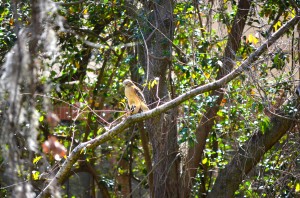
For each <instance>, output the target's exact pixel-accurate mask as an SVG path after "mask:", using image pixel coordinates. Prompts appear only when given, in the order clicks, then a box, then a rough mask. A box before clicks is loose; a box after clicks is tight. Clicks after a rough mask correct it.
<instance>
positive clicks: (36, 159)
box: [33, 156, 42, 164]
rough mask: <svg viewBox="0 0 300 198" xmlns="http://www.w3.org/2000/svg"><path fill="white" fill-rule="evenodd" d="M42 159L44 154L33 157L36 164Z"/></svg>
mask: <svg viewBox="0 0 300 198" xmlns="http://www.w3.org/2000/svg"><path fill="white" fill-rule="evenodd" d="M40 159H42V156H37V157H35V158H34V159H33V163H34V164H36V163H37V162H38V161H40Z"/></svg>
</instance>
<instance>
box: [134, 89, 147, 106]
mask: <svg viewBox="0 0 300 198" xmlns="http://www.w3.org/2000/svg"><path fill="white" fill-rule="evenodd" d="M134 92H135V94H136V95H137V96H138V97H139V99H140V100H141V101H142V102H144V103H145V104H146V100H145V98H144V95H143V93H142V91H141V90H140V89H139V88H138V87H134Z"/></svg>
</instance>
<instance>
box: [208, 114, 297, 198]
mask: <svg viewBox="0 0 300 198" xmlns="http://www.w3.org/2000/svg"><path fill="white" fill-rule="evenodd" d="M293 123H295V122H294V121H292V120H287V119H282V118H280V117H277V116H274V117H273V118H272V119H271V122H270V125H271V128H270V129H269V130H267V131H266V132H265V133H262V132H261V131H259V132H257V133H256V134H255V135H253V136H252V137H251V138H250V139H249V140H248V141H247V142H246V143H245V144H244V145H243V146H242V147H240V149H239V151H238V152H237V154H236V155H235V156H234V158H233V159H232V160H231V162H230V163H229V164H228V165H227V166H226V167H225V168H224V169H222V170H220V172H219V174H218V177H217V179H216V182H215V184H214V186H213V189H212V191H211V193H209V194H208V198H210V197H223V196H224V195H226V197H234V192H235V191H236V190H237V189H238V188H239V185H240V183H241V182H242V180H243V178H244V177H245V176H246V175H247V174H248V173H249V172H250V171H251V169H252V168H253V167H254V166H256V164H257V163H258V162H259V161H260V159H261V158H262V156H263V155H264V154H265V153H266V152H267V151H268V150H269V149H271V148H272V146H273V145H274V144H275V143H276V142H278V140H279V139H280V138H281V137H282V136H283V135H284V134H286V132H287V131H288V130H289V129H290V128H291V127H292V125H293Z"/></svg>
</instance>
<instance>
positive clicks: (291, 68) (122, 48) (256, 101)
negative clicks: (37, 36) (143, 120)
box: [0, 0, 300, 197]
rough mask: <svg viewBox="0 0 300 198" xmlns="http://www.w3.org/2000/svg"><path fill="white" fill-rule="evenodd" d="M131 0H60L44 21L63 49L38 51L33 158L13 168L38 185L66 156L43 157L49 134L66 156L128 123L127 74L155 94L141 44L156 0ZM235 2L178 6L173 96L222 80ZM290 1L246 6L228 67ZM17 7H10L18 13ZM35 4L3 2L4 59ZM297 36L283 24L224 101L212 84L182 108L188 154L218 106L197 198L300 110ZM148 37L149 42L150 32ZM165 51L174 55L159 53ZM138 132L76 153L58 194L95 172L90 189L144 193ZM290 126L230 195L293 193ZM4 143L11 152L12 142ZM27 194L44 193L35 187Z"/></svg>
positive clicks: (299, 184)
mask: <svg viewBox="0 0 300 198" xmlns="http://www.w3.org/2000/svg"><path fill="white" fill-rule="evenodd" d="M138 2H139V5H137V7H136V8H139V9H138V10H134V11H133V10H132V9H131V8H130V7H129V6H130V5H131V4H130V2H127V1H87V2H85V1H78V2H73V1H68V0H67V1H61V2H56V6H57V7H56V9H57V13H55V14H54V15H51V14H49V13H47V14H49V18H48V19H47V20H49V21H50V22H48V23H50V24H51V25H49V28H53V30H54V31H55V37H56V38H57V46H58V49H56V50H57V52H56V54H55V55H53V57H54V58H53V57H52V58H53V59H51V58H49V57H47V56H46V55H45V54H42V53H41V54H39V55H38V58H39V60H42V61H41V62H42V66H41V68H39V69H40V70H41V73H39V75H38V80H37V84H39V85H41V87H43V88H42V89H43V91H42V94H41V92H39V90H38V89H36V91H35V92H34V93H33V94H34V95H35V96H38V97H35V99H36V100H37V101H36V102H37V105H36V109H37V110H38V112H39V114H40V115H39V118H38V121H39V128H38V132H39V135H38V139H37V141H38V145H39V146H40V147H39V148H38V150H36V151H34V152H32V154H29V153H27V154H24V156H27V155H28V156H29V155H30V156H31V159H32V160H31V162H30V163H31V165H30V167H31V168H30V171H26V172H20V171H21V170H23V169H21V168H20V169H19V170H18V168H16V170H15V171H16V172H18V171H19V174H17V175H18V177H19V179H24V178H27V180H28V181H29V180H31V181H34V182H37V183H42V184H44V183H45V182H46V179H47V178H49V177H50V176H51V175H54V174H55V173H56V171H57V170H56V167H58V166H61V165H62V163H63V162H64V161H65V160H67V158H68V156H69V155H68V154H67V155H66V156H65V157H63V156H60V157H62V158H61V159H60V161H55V158H54V157H53V156H52V155H51V152H50V151H49V152H47V154H46V153H43V152H42V145H43V143H44V144H45V142H47V139H48V136H50V135H51V136H55V137H56V139H57V143H58V142H59V145H60V146H61V147H62V148H64V147H65V148H66V149H67V150H68V152H69V154H70V153H71V152H72V150H73V149H74V148H75V147H76V146H77V145H80V143H82V142H86V141H88V140H92V139H94V138H96V137H99V136H100V135H102V134H104V132H105V131H106V130H108V129H110V128H111V127H112V126H115V125H116V124H117V123H119V122H120V121H121V120H123V119H126V111H125V110H126V100H125V99H124V94H123V86H122V81H123V80H124V79H126V78H131V79H133V80H134V81H136V84H137V85H138V86H139V87H141V88H142V87H143V86H144V87H146V88H145V89H146V90H147V89H148V90H151V89H152V90H153V89H154V88H155V87H158V86H159V85H160V84H159V82H158V81H148V82H146V80H149V79H147V71H148V69H147V66H145V65H143V63H142V59H143V58H145V57H143V56H142V53H141V52H140V50H141V49H140V48H139V47H140V46H144V47H145V45H146V41H147V39H149V40H150V39H151V32H152V31H156V30H155V28H156V27H155V24H152V23H151V20H154V18H155V16H152V14H153V10H154V7H155V5H152V2H146V1H138ZM153 4H155V3H153ZM237 4H238V2H236V1H222V2H220V4H219V5H215V4H213V2H211V1H208V2H198V1H187V2H184V1H178V2H175V3H174V10H173V11H174V13H173V14H174V21H173V25H174V36H173V38H172V39H173V40H172V45H173V52H172V54H171V55H172V56H171V57H172V58H171V60H170V62H171V63H170V67H169V71H168V72H167V74H166V76H167V81H168V84H167V86H168V90H169V92H170V95H171V98H172V99H173V98H175V97H176V96H179V95H181V94H183V93H186V92H187V91H189V90H191V89H193V88H194V87H197V86H200V85H204V84H207V83H209V82H214V81H215V80H216V79H217V78H218V72H219V71H220V70H221V69H222V68H223V65H222V64H223V58H224V49H225V47H226V45H227V40H228V34H230V33H231V32H232V31H234V30H233V29H232V27H231V26H232V23H233V21H234V17H235V15H236V13H237V11H238V6H237ZM139 6H140V7H139ZM293 6H294V5H293V4H291V3H290V2H289V1H278V0H270V1H267V2H265V1H259V0H258V1H253V2H252V5H251V11H250V14H249V16H248V20H247V26H246V27H247V28H246V29H245V30H244V31H243V37H242V41H241V44H240V47H239V48H238V50H237V52H236V53H235V60H234V61H235V67H238V66H239V65H241V63H242V62H243V60H245V59H246V58H248V57H249V55H250V54H251V53H252V52H254V51H255V50H256V49H258V48H259V46H260V45H261V44H262V43H263V42H264V41H265V40H266V39H268V37H269V36H270V35H271V34H272V33H274V32H276V31H277V30H278V29H279V28H280V27H282V26H283V25H284V24H285V23H286V22H287V21H288V20H289V19H291V18H293V17H294V16H295V14H296V11H295V9H294V7H293ZM14 9H17V17H18V18H16V13H14V12H15V11H14ZM31 9H32V7H31V4H30V2H28V1H24V2H22V3H20V4H18V5H14V4H13V1H12V2H6V3H1V4H0V22H1V27H0V49H1V50H0V61H1V65H2V64H4V63H5V61H7V60H6V59H7V58H5V54H8V53H9V51H10V50H12V48H13V46H14V44H16V43H17V39H18V38H17V37H18V36H17V34H16V28H23V27H24V28H28V27H30V25H31V23H32V22H31V20H32V19H31V15H32V10H31ZM47 14H46V15H47ZM141 21H143V23H142V22H141ZM145 24H147V25H146V26H145ZM269 24H270V25H269ZM45 26H46V25H45ZM44 28H45V29H47V28H48V27H44ZM296 34H300V32H296V30H294V29H291V30H290V31H288V32H287V34H286V35H285V36H286V37H287V38H291V39H286V38H283V39H281V40H279V41H277V42H276V45H275V46H274V47H270V48H269V49H268V51H267V52H265V53H264V55H263V56H261V57H259V59H258V61H256V62H255V63H254V64H253V65H251V67H250V68H249V70H247V71H245V72H244V73H243V74H242V75H240V76H239V77H238V78H236V79H234V80H233V81H231V82H230V83H228V84H227V85H224V87H223V88H222V89H220V90H218V91H219V92H222V97H223V98H220V97H218V96H215V95H212V93H214V92H213V91H212V90H211V91H209V92H206V93H204V94H201V95H198V96H196V97H194V98H190V99H189V100H187V101H185V102H184V103H182V104H181V105H180V106H179V107H178V116H177V118H176V124H177V126H176V128H177V130H178V139H177V142H178V145H179V147H180V152H181V155H182V156H183V159H185V158H184V157H186V153H185V152H186V150H188V149H189V148H191V147H193V146H194V145H195V144H198V143H199V142H198V141H197V134H196V133H197V128H198V127H199V125H200V124H201V123H202V122H201V121H202V120H203V119H204V118H205V117H204V116H205V114H206V113H207V112H209V110H210V109H211V108H213V107H215V106H219V108H218V111H217V112H216V116H215V117H214V119H215V120H214V124H213V127H212V129H211V130H210V133H209V135H208V137H207V139H206V144H205V148H204V153H203V155H202V156H201V157H202V158H201V163H200V165H199V167H197V168H198V170H197V175H196V177H195V180H193V182H192V183H193V186H192V187H191V194H192V196H194V197H203V196H204V194H207V193H208V192H210V191H211V190H212V187H213V185H214V182H215V180H216V178H217V172H218V171H219V170H221V169H223V168H224V167H225V166H226V165H228V164H229V163H230V161H231V160H232V159H233V158H234V154H235V153H236V152H238V151H239V148H240V147H241V146H242V145H244V144H246V143H247V142H248V141H249V140H251V138H252V137H253V136H254V135H255V134H257V133H259V132H261V133H262V134H264V133H268V132H269V129H270V128H271V126H272V122H271V119H270V118H271V117H272V116H274V115H275V116H276V115H278V114H280V115H283V116H289V118H291V119H296V118H297V113H298V106H296V104H295V103H293V102H291V100H290V98H291V97H292V96H293V94H294V93H293V92H294V91H293V90H294V87H295V85H294V84H295V82H296V81H297V80H299V79H297V78H298V77H297V76H296V75H295V73H296V72H297V71H298V68H297V67H299V54H297V53H296V50H299V49H296V46H297V45H299V44H298V43H297V42H299V41H297V39H296V38H295V37H296ZM145 35H148V36H149V38H145ZM149 50H151V49H149ZM149 53H150V52H149ZM164 55H166V56H168V55H169V54H168V52H165V54H164ZM225 58H226V57H225ZM2 69H3V68H2ZM139 83H140V84H139ZM143 83H144V84H143ZM147 85H148V86H147ZM145 93H147V91H145ZM3 98H5V97H3V96H1V99H3ZM6 98H7V97H6ZM146 98H147V97H146ZM219 99H220V101H221V102H220V104H218V101H219ZM0 105H1V109H2V108H3V107H2V106H4V109H5V108H7V107H5V104H4V102H1V104H0ZM58 109H63V110H64V111H61V112H63V113H61V114H60V112H59V111H58ZM2 112H5V111H2V110H1V111H0V113H1V117H3V115H2ZM51 112H52V113H53V112H55V113H56V114H57V115H58V116H59V117H60V119H61V121H58V123H56V124H53V122H52V121H53V120H52V118H51V119H50V118H49V113H51ZM0 124H1V125H2V124H3V123H2V122H1V123H0ZM25 124H26V123H25ZM202 124H203V123H202ZM140 131H141V128H139V127H138V124H134V125H133V126H131V127H130V128H129V129H126V130H125V131H124V133H123V134H121V135H119V136H117V137H113V139H111V140H110V141H108V142H106V143H105V144H102V145H100V146H99V147H97V148H96V149H84V150H81V151H80V154H81V156H80V159H79V160H77V161H76V162H75V163H74V165H73V167H72V172H70V173H69V174H68V178H66V179H65V180H64V182H63V189H65V190H64V191H63V192H62V194H63V195H64V196H80V193H82V192H79V191H75V190H74V192H70V191H69V190H68V189H71V188H72V187H70V186H69V185H70V183H69V182H72V181H74V180H72V179H71V178H72V176H74V175H75V174H77V173H81V172H86V173H88V174H90V175H91V178H92V182H91V183H90V184H89V188H91V189H92V190H90V191H89V194H90V195H91V196H92V195H95V194H96V193H98V192H99V191H100V194H102V195H104V194H106V193H107V194H108V195H110V196H112V197H115V196H121V194H122V195H124V196H125V195H126V196H128V195H129V194H130V193H133V195H134V196H138V195H144V196H146V195H149V194H150V192H149V188H150V186H149V183H148V181H147V177H148V176H149V174H150V172H149V171H148V170H147V168H146V166H147V162H146V159H145V152H146V151H145V148H144V147H143V142H142V140H141V138H142V137H141V136H142V134H141V133H139V132H140ZM297 132H298V125H297V124H296V123H295V124H294V125H293V127H292V128H290V129H289V130H288V131H287V132H286V134H285V135H284V137H283V138H281V139H280V141H278V142H277V143H276V145H274V146H273V147H272V149H271V150H269V151H268V152H266V153H265V155H264V157H263V159H262V160H261V161H260V162H259V163H258V165H257V166H255V167H254V168H253V169H252V171H251V172H250V173H249V174H247V175H246V176H245V180H244V181H243V182H242V183H241V184H240V186H239V189H238V190H237V191H236V192H235V195H236V196H246V197H270V196H274V197H283V196H298V195H299V191H300V178H299V176H298V175H297V174H296V173H297V171H299V145H298V142H299V135H298V133H297ZM23 138H24V137H23ZM2 144H4V145H6V146H7V147H8V148H7V149H8V150H9V147H10V145H8V144H7V142H3V143H2ZM25 147H26V146H25ZM2 149H3V147H2ZM154 149H155V148H154ZM153 152H157V151H155V150H153V148H152V149H150V153H151V155H152V154H153ZM2 160H3V159H2V156H1V162H2ZM182 163H184V160H182ZM153 164H154V163H153ZM28 166H29V165H28ZM183 166H184V164H183ZM154 168H155V167H154ZM6 169H8V168H7V167H6ZM6 171H9V170H2V168H1V179H0V182H1V186H9V185H11V184H12V183H13V182H15V181H16V180H14V179H13V180H11V181H9V182H6V181H4V180H5V178H6V175H5V173H6ZM45 175H46V176H45ZM79 177H84V176H82V175H80V176H79ZM76 184H77V185H78V183H75V184H73V185H76ZM39 185H41V184H39ZM41 186H42V185H41ZM73 187H74V186H73ZM86 188H88V187H86ZM96 189H97V190H96ZM34 191H35V192H37V193H40V192H39V188H37V189H34ZM11 193H12V190H11V189H10V188H9V187H4V188H1V193H0V194H1V195H3V196H5V195H6V196H9V195H11Z"/></svg>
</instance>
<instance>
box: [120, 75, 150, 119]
mask: <svg viewBox="0 0 300 198" xmlns="http://www.w3.org/2000/svg"><path fill="white" fill-rule="evenodd" d="M123 85H124V87H125V96H126V98H127V101H128V106H129V109H130V111H131V113H132V114H136V113H138V112H139V111H140V110H142V111H148V110H149V108H148V106H147V105H146V101H145V98H144V95H143V93H142V91H141V90H140V89H139V88H138V87H137V86H135V84H134V83H133V82H132V81H131V80H129V79H126V80H124V81H123Z"/></svg>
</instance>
